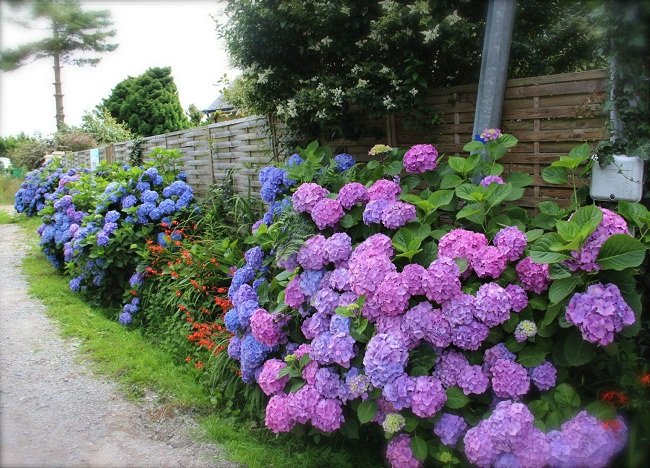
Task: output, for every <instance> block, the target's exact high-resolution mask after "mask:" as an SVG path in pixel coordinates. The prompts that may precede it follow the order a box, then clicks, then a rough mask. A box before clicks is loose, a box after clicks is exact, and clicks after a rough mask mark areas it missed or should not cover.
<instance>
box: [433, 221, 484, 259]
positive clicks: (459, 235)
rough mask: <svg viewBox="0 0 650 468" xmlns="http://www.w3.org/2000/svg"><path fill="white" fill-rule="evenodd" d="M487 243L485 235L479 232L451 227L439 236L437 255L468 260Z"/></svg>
mask: <svg viewBox="0 0 650 468" xmlns="http://www.w3.org/2000/svg"><path fill="white" fill-rule="evenodd" d="M487 245H488V241H487V237H485V235H484V234H482V233H480V232H472V231H467V230H465V229H452V230H451V231H449V232H448V233H447V234H445V235H444V236H442V237H441V238H440V242H439V243H438V256H439V257H449V258H464V259H466V260H467V261H468V262H470V261H471V260H472V258H474V255H476V252H478V250H479V249H480V248H482V247H485V246H487Z"/></svg>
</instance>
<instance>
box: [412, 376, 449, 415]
mask: <svg viewBox="0 0 650 468" xmlns="http://www.w3.org/2000/svg"><path fill="white" fill-rule="evenodd" d="M446 401H447V394H446V393H445V389H444V388H443V386H442V383H441V382H440V380H438V379H436V378H435V377H431V376H428V375H425V376H421V377H415V390H414V391H413V399H412V401H411V411H413V414H415V415H416V416H420V417H421V418H430V417H432V416H434V415H435V414H436V413H437V412H438V411H440V410H441V409H442V408H443V407H444V406H445V402H446Z"/></svg>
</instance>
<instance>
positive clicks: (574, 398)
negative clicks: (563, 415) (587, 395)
mask: <svg viewBox="0 0 650 468" xmlns="http://www.w3.org/2000/svg"><path fill="white" fill-rule="evenodd" d="M553 400H555V402H556V403H557V404H558V406H559V407H560V408H579V407H580V397H579V396H578V394H577V393H576V391H575V389H574V388H573V387H572V386H571V385H569V384H567V383H561V384H560V385H558V386H557V387H555V390H554V391H553Z"/></svg>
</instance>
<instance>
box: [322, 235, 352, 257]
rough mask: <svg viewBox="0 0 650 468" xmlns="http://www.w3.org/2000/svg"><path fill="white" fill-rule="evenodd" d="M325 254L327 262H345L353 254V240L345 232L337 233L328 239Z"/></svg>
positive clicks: (324, 249)
mask: <svg viewBox="0 0 650 468" xmlns="http://www.w3.org/2000/svg"><path fill="white" fill-rule="evenodd" d="M323 252H324V254H325V260H326V261H327V262H331V263H334V264H340V263H342V262H345V261H346V260H348V259H349V258H350V254H351V253H352V239H351V238H350V236H348V235H347V234H346V233H344V232H337V233H336V234H333V235H332V236H330V237H328V238H327V240H326V241H325V245H324V246H323Z"/></svg>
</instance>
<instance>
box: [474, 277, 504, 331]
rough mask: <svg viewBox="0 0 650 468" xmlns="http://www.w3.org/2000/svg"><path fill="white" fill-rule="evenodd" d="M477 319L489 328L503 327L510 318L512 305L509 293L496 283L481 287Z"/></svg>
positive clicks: (478, 293)
mask: <svg viewBox="0 0 650 468" xmlns="http://www.w3.org/2000/svg"><path fill="white" fill-rule="evenodd" d="M474 304H475V306H476V317H477V318H478V319H480V320H481V321H482V322H483V323H485V324H486V325H487V326H488V327H494V326H497V325H501V324H502V323H503V322H505V321H506V320H508V318H510V311H511V309H512V304H511V302H510V295H509V294H508V292H507V291H506V290H505V289H503V288H502V287H501V286H499V285H498V284H496V283H486V284H483V285H481V287H480V288H479V289H478V292H477V293H476V300H475V301H474Z"/></svg>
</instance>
